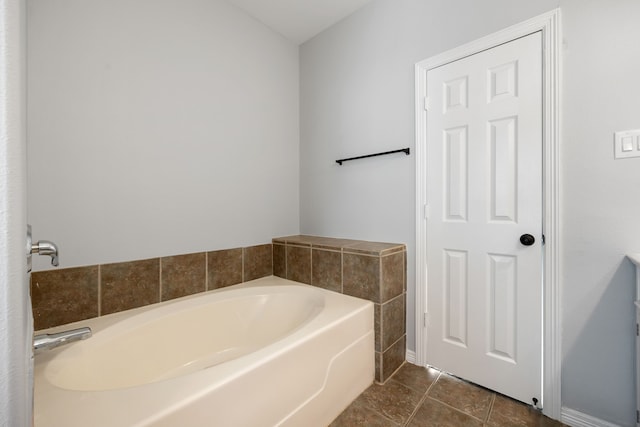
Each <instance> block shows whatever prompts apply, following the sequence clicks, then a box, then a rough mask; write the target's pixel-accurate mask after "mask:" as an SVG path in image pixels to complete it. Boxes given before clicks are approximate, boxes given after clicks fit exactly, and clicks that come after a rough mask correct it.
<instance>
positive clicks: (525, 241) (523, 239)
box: [520, 234, 536, 246]
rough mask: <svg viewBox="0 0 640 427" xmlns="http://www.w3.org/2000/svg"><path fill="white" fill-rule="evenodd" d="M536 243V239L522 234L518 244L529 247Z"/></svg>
mask: <svg viewBox="0 0 640 427" xmlns="http://www.w3.org/2000/svg"><path fill="white" fill-rule="evenodd" d="M535 242H536V238H535V237H533V236H532V235H531V234H523V235H522V236H520V243H522V244H523V245H525V246H531V245H533V244H534V243H535Z"/></svg>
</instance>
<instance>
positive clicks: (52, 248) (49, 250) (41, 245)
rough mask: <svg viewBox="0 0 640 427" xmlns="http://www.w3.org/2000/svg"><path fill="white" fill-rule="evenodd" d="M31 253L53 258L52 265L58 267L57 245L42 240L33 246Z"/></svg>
mask: <svg viewBox="0 0 640 427" xmlns="http://www.w3.org/2000/svg"><path fill="white" fill-rule="evenodd" d="M31 253H32V254H39V255H49V256H50V257H51V265H53V266H54V267H57V266H58V247H57V246H56V244H55V243H53V242H50V241H48V240H40V241H39V242H36V243H34V244H33V245H31Z"/></svg>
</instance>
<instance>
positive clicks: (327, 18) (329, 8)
mask: <svg viewBox="0 0 640 427" xmlns="http://www.w3.org/2000/svg"><path fill="white" fill-rule="evenodd" d="M227 1H228V2H229V3H232V4H234V5H236V6H238V7H239V8H241V9H243V10H244V11H245V12H247V13H248V14H249V15H251V16H253V17H254V18H256V19H257V20H258V21H260V22H262V23H263V24H265V25H266V26H268V27H270V28H271V29H273V30H274V31H277V32H278V33H280V34H282V35H283V36H285V37H286V38H288V39H289V40H291V41H293V42H294V43H296V44H302V43H304V42H305V41H307V40H309V39H310V38H312V37H313V36H315V35H316V34H318V33H320V32H322V31H323V30H325V29H327V28H329V27H330V26H331V25H333V24H335V23H336V22H338V21H340V20H342V19H343V18H345V17H346V16H347V15H350V14H351V13H353V12H354V11H355V10H357V9H359V8H360V7H362V6H364V5H365V4H366V3H368V2H369V1H371V0H227Z"/></svg>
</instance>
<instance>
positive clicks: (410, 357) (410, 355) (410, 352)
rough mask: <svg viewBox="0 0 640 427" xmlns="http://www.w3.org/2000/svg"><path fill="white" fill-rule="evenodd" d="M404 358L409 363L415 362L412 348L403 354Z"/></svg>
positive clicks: (414, 353)
mask: <svg viewBox="0 0 640 427" xmlns="http://www.w3.org/2000/svg"><path fill="white" fill-rule="evenodd" d="M404 358H405V360H406V361H407V362H409V363H413V364H414V365H415V364H416V352H415V351H413V350H407V352H406V353H405V356H404Z"/></svg>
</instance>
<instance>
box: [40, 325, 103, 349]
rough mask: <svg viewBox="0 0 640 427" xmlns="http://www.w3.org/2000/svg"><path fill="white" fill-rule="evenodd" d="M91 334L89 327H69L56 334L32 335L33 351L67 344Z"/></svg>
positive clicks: (84, 338)
mask: <svg viewBox="0 0 640 427" xmlns="http://www.w3.org/2000/svg"><path fill="white" fill-rule="evenodd" d="M90 336H91V328H87V327H85V328H78V329H70V330H68V331H63V332H58V333H57V334H42V335H36V336H35V337H33V352H34V353H36V354H37V353H40V352H42V351H45V350H51V349H52V348H56V347H59V346H61V345H64V344H69V343H71V342H74V341H79V340H86V339H87V338H89V337H90Z"/></svg>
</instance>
